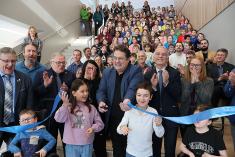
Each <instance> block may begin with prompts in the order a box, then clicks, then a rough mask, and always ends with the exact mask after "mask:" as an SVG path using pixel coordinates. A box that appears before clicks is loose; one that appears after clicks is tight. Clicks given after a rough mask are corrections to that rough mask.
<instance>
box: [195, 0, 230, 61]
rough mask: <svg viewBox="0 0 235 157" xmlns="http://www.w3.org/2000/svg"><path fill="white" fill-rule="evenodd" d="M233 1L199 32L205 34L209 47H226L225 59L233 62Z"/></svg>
mask: <svg viewBox="0 0 235 157" xmlns="http://www.w3.org/2000/svg"><path fill="white" fill-rule="evenodd" d="M234 15H235V3H233V4H231V5H230V6H229V7H228V8H227V9H225V10H224V11H223V12H222V13H220V14H219V15H218V16H216V17H215V18H214V19H213V20H212V21H210V22H209V23H208V24H207V25H206V26H204V27H203V28H202V29H201V30H199V31H200V32H202V33H204V34H205V35H206V38H207V39H208V40H209V42H210V45H209V48H210V49H212V50H215V51H216V50H217V49H219V48H226V49H228V50H229V57H228V58H227V60H228V61H229V62H231V63H233V64H235V39H234V38H235V30H234V26H235V20H234Z"/></svg>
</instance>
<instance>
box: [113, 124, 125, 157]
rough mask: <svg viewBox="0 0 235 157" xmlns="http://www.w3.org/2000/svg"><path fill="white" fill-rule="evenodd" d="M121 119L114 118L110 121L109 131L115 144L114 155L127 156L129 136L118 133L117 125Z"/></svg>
mask: <svg viewBox="0 0 235 157" xmlns="http://www.w3.org/2000/svg"><path fill="white" fill-rule="evenodd" d="M120 122H121V120H112V121H110V123H109V133H110V137H111V140H112V145H113V157H125V156H126V146H127V137H126V136H123V135H119V134H118V133H117V127H118V125H119V123H120Z"/></svg>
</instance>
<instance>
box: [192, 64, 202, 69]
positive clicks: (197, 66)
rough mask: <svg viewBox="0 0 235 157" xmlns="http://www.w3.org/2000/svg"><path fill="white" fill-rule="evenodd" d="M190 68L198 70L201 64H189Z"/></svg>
mask: <svg viewBox="0 0 235 157" xmlns="http://www.w3.org/2000/svg"><path fill="white" fill-rule="evenodd" d="M190 66H191V67H195V68H199V67H201V64H193V63H190Z"/></svg>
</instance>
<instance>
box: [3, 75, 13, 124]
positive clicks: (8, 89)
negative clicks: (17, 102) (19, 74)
mask: <svg viewBox="0 0 235 157" xmlns="http://www.w3.org/2000/svg"><path fill="white" fill-rule="evenodd" d="M4 78H5V98H4V123H5V124H9V123H10V122H13V121H14V114H13V110H12V109H13V86H12V83H11V79H10V76H9V75H5V76H4Z"/></svg>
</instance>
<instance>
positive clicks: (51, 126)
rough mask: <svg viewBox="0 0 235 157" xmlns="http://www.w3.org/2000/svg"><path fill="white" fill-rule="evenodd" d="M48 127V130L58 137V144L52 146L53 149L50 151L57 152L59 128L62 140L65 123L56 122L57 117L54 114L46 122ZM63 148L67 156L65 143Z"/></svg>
mask: <svg viewBox="0 0 235 157" xmlns="http://www.w3.org/2000/svg"><path fill="white" fill-rule="evenodd" d="M46 128H47V131H48V132H50V133H51V135H52V136H53V137H54V138H55V139H56V144H55V146H54V147H53V148H52V150H50V151H49V153H56V146H57V137H58V130H59V132H60V135H61V140H62V139H63V134H64V123H58V122H56V121H55V119H54V115H53V116H52V117H50V118H49V119H48V121H47V122H46ZM62 143H63V142H62ZM63 150H64V156H65V144H64V143H63Z"/></svg>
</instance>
